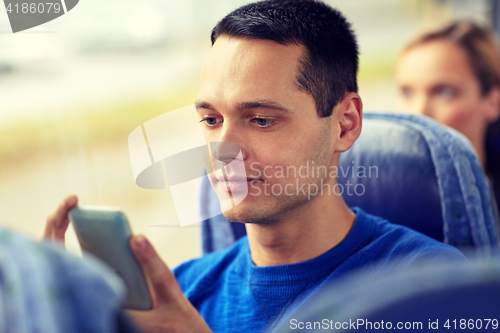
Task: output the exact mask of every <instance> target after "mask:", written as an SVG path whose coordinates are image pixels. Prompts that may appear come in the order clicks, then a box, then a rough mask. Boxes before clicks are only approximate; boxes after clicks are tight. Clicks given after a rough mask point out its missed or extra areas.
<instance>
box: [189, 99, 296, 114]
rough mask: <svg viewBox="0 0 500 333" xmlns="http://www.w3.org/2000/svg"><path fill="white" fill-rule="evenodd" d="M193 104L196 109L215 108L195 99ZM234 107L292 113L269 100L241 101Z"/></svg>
mask: <svg viewBox="0 0 500 333" xmlns="http://www.w3.org/2000/svg"><path fill="white" fill-rule="evenodd" d="M195 106H196V109H210V110H215V107H214V106H213V105H212V104H210V103H208V102H203V101H196V102H195ZM236 108H237V109H239V110H253V109H269V110H277V111H281V112H284V113H293V112H292V111H291V110H290V109H287V108H286V107H284V106H282V105H280V104H278V103H276V102H273V101H269V100H256V101H251V102H242V103H239V104H238V105H236Z"/></svg>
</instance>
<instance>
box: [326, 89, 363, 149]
mask: <svg viewBox="0 0 500 333" xmlns="http://www.w3.org/2000/svg"><path fill="white" fill-rule="evenodd" d="M336 109H337V110H334V112H336V113H337V117H335V119H334V121H335V122H337V124H335V126H339V127H340V131H339V132H338V135H337V137H336V138H335V139H336V140H335V141H336V142H335V151H338V152H343V151H346V150H347V149H349V148H351V146H352V144H353V143H354V141H356V139H357V138H358V137H359V134H360V133H361V124H362V119H363V102H362V101H361V97H359V95H358V94H357V93H354V92H351V93H348V94H347V95H346V96H345V97H344V98H343V99H342V100H341V101H340V102H339V103H338V104H337V106H336ZM332 120H333V119H332Z"/></svg>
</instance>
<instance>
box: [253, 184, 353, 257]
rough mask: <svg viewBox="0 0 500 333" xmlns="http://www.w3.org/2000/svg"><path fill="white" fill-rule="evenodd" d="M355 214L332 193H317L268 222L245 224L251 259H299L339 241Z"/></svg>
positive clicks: (322, 251) (311, 255)
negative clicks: (315, 195) (320, 194)
mask: <svg viewBox="0 0 500 333" xmlns="http://www.w3.org/2000/svg"><path fill="white" fill-rule="evenodd" d="M355 218H356V215H355V214H354V212H352V211H351V210H350V209H349V207H347V205H346V204H345V202H344V200H343V198H342V197H341V196H337V195H335V194H331V195H323V196H317V197H315V198H314V199H313V200H311V201H309V202H308V203H307V204H306V205H302V206H300V207H296V208H294V209H291V210H289V211H288V212H287V213H285V214H284V215H283V216H280V218H279V220H277V221H275V222H273V223H271V224H251V223H248V224H247V225H246V229H247V234H248V242H249V245H250V253H251V257H252V261H253V262H254V264H255V265H257V266H274V265H285V264H294V263H298V262H303V261H306V260H310V259H313V258H316V257H318V256H320V255H321V254H323V253H325V252H327V251H328V250H330V249H331V248H333V247H334V246H336V245H337V244H339V243H340V242H341V241H342V240H343V239H344V238H345V237H346V236H347V234H348V233H349V231H350V230H351V228H352V226H353V224H354V220H355Z"/></svg>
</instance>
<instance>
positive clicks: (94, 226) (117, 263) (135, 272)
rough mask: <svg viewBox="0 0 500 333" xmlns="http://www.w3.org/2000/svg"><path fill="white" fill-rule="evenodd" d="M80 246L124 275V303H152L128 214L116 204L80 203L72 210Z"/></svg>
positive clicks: (141, 305) (138, 306)
mask: <svg viewBox="0 0 500 333" xmlns="http://www.w3.org/2000/svg"><path fill="white" fill-rule="evenodd" d="M69 218H70V220H71V222H72V223H73V227H74V229H75V232H76V235H77V237H78V241H79V242H80V246H81V247H82V249H83V250H84V255H85V251H87V252H90V253H92V254H93V255H95V256H97V257H99V258H100V259H102V260H103V261H104V262H106V263H107V264H108V265H109V266H111V267H112V268H113V269H114V270H115V271H116V272H117V273H118V275H120V276H121V277H122V278H123V281H124V282H125V285H126V287H127V291H128V295H127V301H126V304H125V307H126V308H128V309H135V310H149V309H151V308H152V307H153V301H152V299H151V294H150V293H149V288H148V284H147V282H146V278H145V276H144V272H143V271H142V268H141V265H140V264H139V261H138V260H137V258H136V257H135V255H134V253H133V252H132V249H131V248H130V236H132V231H131V229H130V225H129V223H128V220H127V218H126V217H125V214H123V212H121V211H120V210H119V209H117V208H113V207H103V206H78V207H75V208H73V209H71V211H70V212H69Z"/></svg>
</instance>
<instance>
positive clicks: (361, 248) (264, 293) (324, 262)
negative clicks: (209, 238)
mask: <svg viewBox="0 0 500 333" xmlns="http://www.w3.org/2000/svg"><path fill="white" fill-rule="evenodd" d="M352 210H353V211H354V212H355V213H356V215H357V216H356V220H355V222H354V225H353V227H352V230H351V231H350V232H349V234H348V235H347V237H346V238H345V239H344V240H343V241H342V242H340V243H339V244H338V245H337V246H335V247H334V248H332V249H330V250H329V251H327V252H326V253H324V254H322V255H320V256H319V257H316V258H314V259H311V260H308V261H305V262H301V263H296V264H291V265H281V266H267V267H258V266H255V265H254V264H253V262H252V260H251V258H250V250H249V246H248V239H247V237H246V236H245V237H243V238H241V239H240V240H238V241H237V242H236V243H235V244H234V245H233V246H231V247H230V248H228V249H227V250H223V251H219V252H215V253H212V254H208V255H206V256H203V257H201V258H199V259H195V260H192V261H189V262H186V263H184V264H182V265H180V266H179V267H177V268H176V269H175V270H174V274H175V275H176V277H177V279H178V281H179V284H180V286H181V288H182V290H183V291H184V294H185V295H186V297H187V298H188V299H189V300H190V301H191V303H192V304H193V305H194V306H195V307H196V309H198V311H199V312H200V314H201V315H202V317H203V318H204V319H205V321H206V322H207V324H208V325H209V326H210V328H211V329H212V330H213V331H214V332H217V333H218V332H230V333H234V332H262V331H264V330H265V329H267V328H269V327H270V325H271V324H272V323H273V322H274V321H275V320H278V319H280V318H281V317H282V315H283V314H284V312H285V311H287V310H291V309H295V308H297V307H299V306H300V305H301V304H302V302H304V296H305V295H308V294H311V293H312V292H313V291H314V290H317V289H318V288H320V287H322V286H323V285H325V284H327V283H329V282H331V281H334V280H336V279H338V278H339V277H342V276H344V275H345V274H347V273H349V272H352V271H354V270H358V269H361V268H368V267H370V266H373V265H374V264H375V263H376V264H377V267H383V266H384V265H389V264H390V261H391V260H392V259H395V258H401V257H403V256H404V259H405V263H406V264H412V263H415V262H417V261H420V260H443V259H444V260H457V261H463V260H465V258H464V256H463V255H462V253H461V252H460V251H458V250H457V249H455V248H453V247H451V246H449V245H446V244H443V243H440V242H437V241H435V240H433V239H431V238H429V237H427V236H424V235H422V234H420V233H418V232H416V231H413V230H411V229H408V228H406V227H402V226H398V225H395V224H391V223H389V222H387V221H386V220H384V219H382V218H379V217H375V216H373V215H369V214H367V213H365V212H363V211H362V210H361V209H359V208H357V207H354V208H352Z"/></svg>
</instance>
